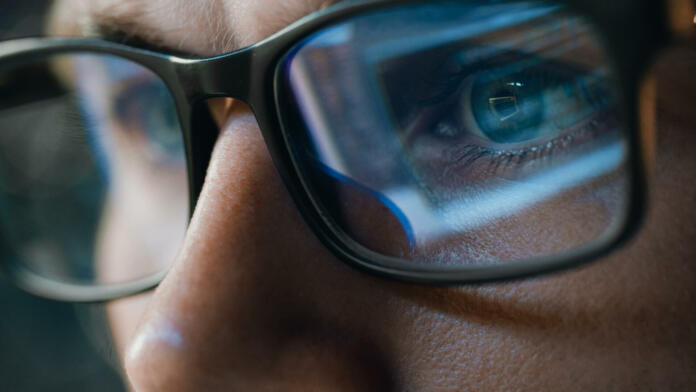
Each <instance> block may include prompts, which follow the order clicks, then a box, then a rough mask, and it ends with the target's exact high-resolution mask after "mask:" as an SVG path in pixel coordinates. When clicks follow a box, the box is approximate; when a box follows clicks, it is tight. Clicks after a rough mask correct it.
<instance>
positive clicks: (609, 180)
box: [0, 0, 690, 301]
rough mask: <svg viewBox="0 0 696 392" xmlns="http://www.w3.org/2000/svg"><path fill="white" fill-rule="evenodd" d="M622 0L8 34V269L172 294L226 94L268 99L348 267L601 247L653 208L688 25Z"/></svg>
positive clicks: (3, 58) (403, 269)
mask: <svg viewBox="0 0 696 392" xmlns="http://www.w3.org/2000/svg"><path fill="white" fill-rule="evenodd" d="M595 3H596V4H595ZM613 4H614V6H612V7H601V6H599V2H592V1H570V2H560V1H536V0H532V1H519V0H512V1H478V0H475V1H362V2H343V3H339V4H338V5H335V6H332V7H329V8H328V9H326V10H324V11H321V12H318V13H316V14H313V15H310V16H309V17H307V18H305V19H303V20H301V21H299V22H297V23H296V24H294V25H292V26H291V27H289V28H287V29H285V30H283V31H281V32H279V33H277V34H276V35H274V36H272V37H270V38H268V39H266V40H264V41H263V42H261V43H259V44H256V45H254V46H252V47H249V48H246V49H242V50H239V51H237V52H234V53H230V54H226V55H223V56H219V57H214V58H209V59H186V58H181V57H177V56H169V55H163V54H158V53H154V52H150V51H146V50H140V49H136V48H132V47H128V46H124V45H119V44H115V43H110V42H105V41H100V40H92V39H72V38H70V39H66V38H59V39H23V40H15V41H8V42H4V43H0V245H1V246H2V249H3V254H2V260H1V265H2V268H3V269H4V271H5V273H6V274H7V275H8V276H9V277H10V278H11V279H12V280H13V281H15V282H16V283H17V284H18V285H19V286H20V287H22V288H24V289H26V290H28V291H31V292H33V293H36V294H38V295H42V296H46V297H50V298H55V299H60V300H70V301H102V300H108V299H112V298H116V297H120V296H125V295H130V294H134V293H137V292H140V291H143V290H146V289H149V288H151V287H153V286H154V285H156V284H157V283H158V282H159V281H160V280H161V279H162V277H163V276H164V274H165V273H166V270H167V269H168V267H169V265H170V262H171V261H172V260H173V258H174V252H176V249H177V247H178V246H179V244H180V242H181V240H182V238H183V235H184V233H185V230H186V224H187V220H188V216H189V215H188V214H189V211H193V208H194V207H195V205H196V200H197V198H198V196H199V193H200V191H201V187H202V185H203V180H204V176H205V173H206V169H207V166H208V161H209V159H210V156H211V151H212V148H213V145H214V143H215V140H216V136H217V129H216V127H215V126H214V124H213V121H212V120H211V118H210V114H209V111H208V107H207V106H206V103H205V100H207V99H210V98H214V97H233V98H236V99H239V100H242V101H245V102H247V103H248V104H249V105H250V107H251V108H252V109H253V111H254V113H255V115H256V117H257V121H258V123H259V125H260V128H261V131H262V133H263V137H264V139H265V141H266V143H267V146H268V149H269V151H270V154H271V156H272V158H273V161H274V163H275V165H276V168H277V170H278V172H279V173H280V175H281V177H282V178H283V180H284V182H285V184H286V186H287V188H288V190H289V192H290V194H291V195H292V197H293V198H294V200H295V202H296V205H297V207H298V209H299V210H300V212H301V213H302V215H303V216H304V218H305V219H306V221H307V223H308V224H309V226H310V227H311V228H312V229H313V230H314V232H315V234H316V235H317V237H318V238H319V239H320V240H321V241H322V242H323V243H324V244H325V245H326V246H327V247H328V248H329V249H331V250H332V251H333V253H334V254H335V255H336V256H337V257H338V258H340V259H341V260H343V261H345V262H347V263H348V264H350V265H352V266H355V267H357V268H360V269H362V270H364V271H367V272H369V273H372V274H376V275H379V276H382V277H386V278H391V279H397V280H401V281H406V282H415V283H421V284H470V283H481V282H491V281H497V280H505V279H513V278H520V277H526V276H530V275H535V274H539V273H544V272H550V271H556V270H559V269H564V268H568V267H572V266H575V265H578V264H580V263H583V262H586V261H589V260H592V259H595V258H597V257H599V256H601V255H603V254H605V253H607V252H609V251H610V250H612V249H614V248H615V247H617V246H618V245H619V244H621V243H622V242H624V241H625V240H627V239H628V238H629V237H630V235H631V234H632V233H633V232H634V231H635V230H636V228H637V225H638V223H639V221H640V219H641V216H642V214H643V204H644V194H645V177H646V176H645V171H646V167H648V163H647V162H648V161H647V159H646V156H647V155H648V153H649V147H650V146H651V143H650V136H649V135H650V134H651V131H652V130H651V129H650V125H651V124H649V122H647V121H645V120H646V119H650V110H649V109H644V110H641V108H649V107H650V103H651V101H650V94H649V86H650V84H649V83H648V82H647V77H646V75H647V68H648V66H649V65H650V60H651V58H652V57H653V56H654V55H655V53H656V52H657V51H658V50H659V49H660V48H662V47H664V46H665V45H666V44H667V43H668V42H669V41H670V40H673V39H674V38H675V37H676V35H677V34H678V28H679V26H680V24H679V23H677V22H676V19H674V20H672V19H669V18H668V17H667V16H668V11H669V10H670V9H671V8H668V6H669V7H672V5H670V4H671V3H670V4H661V3H659V2H648V1H635V0H632V1H618V2H617V1H615V2H614V3H613ZM685 19H687V20H688V21H689V22H690V17H688V15H687V17H685Z"/></svg>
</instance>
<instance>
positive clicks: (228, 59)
mask: <svg viewBox="0 0 696 392" xmlns="http://www.w3.org/2000/svg"><path fill="white" fill-rule="evenodd" d="M445 1H451V0H445ZM463 1H467V0H463ZM486 1H490V0H478V1H476V0H474V1H471V2H486ZM502 1H505V2H514V1H519V0H502ZM502 1H500V0H498V1H495V3H498V4H499V3H501V2H502ZM560 1H563V0H559V1H554V3H558V2H560ZM688 1H689V0H671V1H651V0H612V1H611V2H607V1H606V0H565V1H564V2H565V3H567V4H568V5H569V7H571V8H572V9H573V10H575V11H576V12H579V13H581V14H583V15H584V16H585V17H586V18H588V21H589V22H591V23H593V24H594V25H595V26H596V27H597V29H598V30H599V32H600V33H601V34H603V35H604V37H605V45H606V46H607V48H608V51H609V53H611V55H612V56H613V61H614V64H613V65H614V67H615V69H616V71H617V74H618V76H619V84H620V87H621V89H622V93H621V94H622V96H621V97H622V98H623V102H624V103H625V105H624V107H623V112H624V113H625V116H626V118H625V123H626V124H627V126H628V128H629V130H630V132H629V145H630V153H629V155H630V157H629V165H630V173H631V198H630V205H629V208H628V211H629V213H628V218H627V222H626V224H625V227H623V228H622V229H621V230H619V233H618V235H615V236H612V237H608V238H601V239H600V240H598V242H596V243H594V244H592V245H590V246H587V247H585V248H582V249H578V250H576V251H574V252H571V253H568V254H564V255H562V256H554V257H545V258H540V259H534V260H527V261H524V262H519V263H514V264H510V265H491V266H461V267H437V269H432V267H429V268H425V267H417V266H413V265H412V264H409V265H406V264H405V263H404V262H403V261H400V260H398V259H394V258H390V257H385V256H382V255H379V254H376V253H373V252H370V251H369V250H367V249H365V248H364V247H362V246H360V245H358V244H357V243H355V242H354V241H353V240H351V239H350V238H349V237H348V236H347V235H346V234H345V233H344V232H343V231H342V230H341V229H340V228H339V227H337V226H336V225H335V224H332V223H331V221H330V220H329V219H328V217H327V216H326V214H324V213H323V212H322V210H321V208H320V207H319V204H318V203H317V202H316V200H315V195H313V194H312V193H311V192H310V190H309V189H308V187H307V183H306V181H305V179H304V178H303V175H302V173H300V172H299V170H297V165H296V162H294V161H293V158H292V155H291V153H290V151H291V149H292V148H293V142H292V140H293V139H292V137H290V135H292V133H293V129H294V125H293V124H292V123H291V122H288V121H286V119H288V118H289V117H290V116H289V114H288V113H287V110H288V107H289V105H287V102H288V96H287V95H286V92H285V91H284V89H283V87H282V83H281V82H280V81H281V78H282V74H281V73H280V68H279V64H280V63H281V61H282V59H283V58H284V55H285V54H286V53H287V52H288V51H289V50H290V49H291V48H292V47H293V46H294V45H295V44H297V43H298V42H299V41H301V40H302V39H303V38H305V37H306V36H308V35H310V34H312V33H313V32H315V31H317V30H319V29H322V28H324V27H326V26H328V25H331V24H333V23H337V22H340V21H342V20H344V19H346V18H348V17H351V16H353V15H357V14H361V13H364V12H368V11H372V10H375V9H380V8H387V7H398V6H402V5H405V4H413V3H423V2H428V3H433V1H425V0H366V1H343V2H340V3H338V4H336V5H334V6H331V7H328V8H327V9H325V10H323V11H319V12H316V13H314V14H311V15H309V16H307V17H305V18H304V19H301V20H300V21H298V22H296V23H294V24H293V25H291V26H289V27H287V28H285V29H284V30H282V31H280V32H278V33H276V34H275V35H273V36H271V37H269V38H267V39H265V40H263V41H262V42H259V43H257V44H255V45H253V46H251V47H247V48H244V49H241V50H238V51H235V52H233V53H229V54H225V55H222V56H217V57H213V58H207V59H186V58H181V57H176V56H169V55H163V54H158V53H154V52H149V51H145V50H140V49H135V48H132V47H128V46H124V45H120V44H115V43H111V42H106V41H102V40H96V39H81V38H30V39H21V40H14V41H7V42H2V43H0V68H2V67H5V66H8V65H12V64H21V63H24V62H27V61H32V60H36V59H37V58H40V57H43V56H46V55H51V54H60V53H71V52H93V53H104V54H111V55H116V56H120V57H123V58H126V59H129V60H132V61H134V62H137V63H139V64H141V65H143V66H145V67H146V68H149V69H150V70H152V71H153V72H155V73H156V74H157V75H159V76H160V77H161V78H162V79H163V80H164V82H165V83H166V85H167V86H168V87H169V89H170V90H171V93H172V96H173V97H174V101H175V103H176V106H177V108H178V111H179V117H180V121H181V124H182V131H183V134H184V135H183V136H184V142H185V143H186V153H187V162H188V175H189V183H190V186H189V189H190V195H189V197H190V207H191V211H193V209H194V208H195V205H196V202H197V199H198V196H199V194H200V191H201V188H202V186H203V181H204V178H205V173H206V170H207V167H208V162H209V160H210V155H211V152H212V149H213V146H214V143H215V140H216V138H217V132H218V130H217V129H216V127H215V126H214V124H213V122H212V120H211V119H210V115H209V114H208V110H207V106H206V105H205V103H204V102H205V100H207V99H209V98H215V97H232V98H235V99H238V100H241V101H244V102H246V103H248V104H249V106H250V107H251V109H252V110H253V112H254V114H255V115H256V119H257V121H258V124H259V126H260V129H261V132H262V134H263V137H264V139H265V141H266V144H267V147H268V150H269V152H270V154H271V157H272V159H273V162H274V164H275V166H276V168H277V170H278V172H279V173H280V175H281V177H282V179H283V181H284V183H285V185H286V186H287V188H288V190H289V192H290V194H291V196H292V197H293V199H294V200H295V203H296V205H297V207H298V209H299V210H300V212H301V213H302V215H303V216H304V218H305V220H306V221H307V223H308V224H309V226H310V227H311V228H312V229H313V231H314V233H315V234H316V235H317V237H318V238H319V239H320V240H321V241H322V243H324V244H325V245H326V246H327V247H328V248H329V249H331V250H332V251H333V253H334V254H335V255H336V256H337V257H339V258H340V259H342V260H343V261H345V262H346V263H348V264H349V265H351V266H354V267H357V268H359V269H361V270H364V271H367V272H369V273H372V274H376V275H379V276H382V277H386V278H391V279H396V280H400V281H405V282H413V283H420V284H435V285H441V284H471V283H483V282H492V281H500V280H508V279H516V278H522V277H527V276H532V275H536V274H541V273H546V272H551V271H557V270H561V269H565V268H570V267H573V266H577V265H579V264H581V263H585V262H587V261H590V260H593V259H595V258H597V257H599V256H601V255H603V254H606V253H607V252H609V251H611V250H613V249H615V248H616V247H617V246H619V245H620V244H622V243H624V242H625V241H626V240H628V239H629V238H630V237H631V235H632V234H633V233H635V231H636V230H637V229H638V227H639V224H640V222H641V220H642V218H643V215H644V210H645V204H646V200H645V197H646V187H647V184H646V182H647V178H648V176H647V173H648V171H649V168H650V165H651V164H650V162H649V158H648V157H649V156H651V155H652V153H651V151H650V150H651V149H652V148H653V147H654V146H653V143H652V140H651V135H652V133H653V132H654V130H653V129H651V127H652V124H650V123H648V122H646V121H644V120H649V119H650V118H651V116H650V115H649V113H645V111H643V112H641V110H640V109H641V108H642V107H649V106H645V105H646V100H650V99H651V98H652V97H651V96H650V94H648V93H646V91H648V90H649V86H650V84H649V83H650V81H649V79H650V78H649V72H648V71H649V69H650V66H651V64H652V61H653V59H654V58H655V56H656V55H657V53H658V52H659V51H660V50H661V49H663V48H665V47H666V46H667V45H669V44H672V43H675V42H676V41H678V40H679V39H682V38H683V37H681V35H682V34H681V33H680V32H681V31H682V30H683V29H682V30H680V26H679V24H680V23H681V21H678V20H676V18H674V17H673V16H674V15H673V13H672V12H671V10H672V9H673V8H675V7H677V6H678V5H683V4H686V3H687V2H688ZM677 3H678V4H677ZM685 18H689V21H690V19H691V18H692V16H691V15H685ZM647 104H648V105H650V104H651V102H647ZM2 241H3V239H2V238H0V246H1V245H2ZM0 269H2V270H3V271H4V273H5V274H6V275H7V276H9V277H10V279H11V280H12V281H14V282H15V283H16V284H17V285H18V286H20V287H21V288H23V289H25V290H27V291H29V292H32V293H34V294H37V295H40V296H44V297H48V298H53V299H58V300H67V301H79V302H91V301H105V300H109V299H113V298H117V297H122V296H126V295H131V294H135V293H138V292H141V291H144V290H148V289H150V288H152V287H154V286H155V285H157V283H158V282H159V281H160V280H161V279H162V278H163V276H164V275H165V273H166V272H163V273H160V274H157V275H156V276H151V277H148V278H146V279H143V280H140V281H137V282H132V283H128V284H121V285H112V286H106V287H92V286H77V285H70V284H64V283H57V282H53V281H49V280H46V279H45V278H42V277H39V276H37V275H35V274H33V273H31V272H29V271H27V270H24V269H22V268H21V267H18V266H15V265H12V264H9V263H7V262H2V261H0Z"/></svg>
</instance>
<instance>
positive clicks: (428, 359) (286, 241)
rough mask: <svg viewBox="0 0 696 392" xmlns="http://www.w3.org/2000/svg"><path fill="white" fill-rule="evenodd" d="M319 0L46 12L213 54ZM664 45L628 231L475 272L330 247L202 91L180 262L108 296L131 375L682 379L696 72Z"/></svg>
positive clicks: (429, 385) (180, 386) (606, 384)
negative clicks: (525, 276)
mask: <svg viewBox="0 0 696 392" xmlns="http://www.w3.org/2000/svg"><path fill="white" fill-rule="evenodd" d="M325 3H326V2H325V1H323V0H284V1H280V0H257V1H243V0H219V1H215V0H205V1H203V0H201V1H197V2H190V1H185V0H169V1H144V0H142V1H141V0H120V1H116V0H92V1H87V0H66V1H63V2H62V3H59V4H58V6H57V12H56V19H55V21H54V22H55V23H54V25H55V26H54V30H56V31H58V32H62V33H71V34H75V33H79V32H80V31H89V26H92V25H96V24H108V25H110V26H114V27H117V28H119V29H123V30H125V33H127V34H134V35H138V36H140V37H142V38H144V39H146V40H150V41H152V42H153V43H155V44H157V45H160V46H164V47H171V48H173V49H177V50H179V51H185V52H190V53H192V54H197V55H214V54H220V53H225V52H230V51H232V50H234V49H238V48H240V47H243V46H247V45H250V44H253V43H255V42H258V41H259V40H261V39H263V38H265V37H267V36H268V35H270V34H272V33H274V32H276V31H278V30H279V29H281V28H283V27H284V26H286V25H288V24H289V23H291V22H292V21H294V20H297V19H298V18H300V17H302V16H304V15H306V14H308V13H311V12H312V11H315V10H318V9H320V8H322V7H323V6H325V5H326V4H325ZM673 57H674V58H676V59H677V60H678V61H671V62H670V64H669V65H663V66H661V67H659V68H658V70H657V71H658V80H659V82H660V84H659V86H660V87H659V88H658V104H659V105H660V109H662V110H661V111H660V116H659V126H658V140H659V142H658V145H657V166H656V170H655V173H656V174H655V178H654V181H653V182H652V184H651V194H650V202H651V204H650V205H651V209H650V211H649V212H648V214H647V220H646V222H645V224H644V226H643V228H642V230H641V231H640V233H639V235H638V236H637V237H636V238H634V239H633V240H632V241H631V243H630V244H629V245H628V246H626V247H624V248H623V249H621V250H619V251H617V252H614V253H613V254H612V255H611V256H609V257H606V258H605V259H603V260H602V261H600V262H597V263H594V264H591V265H589V266H587V267H584V268H582V269H578V270H574V271H570V272H566V273H562V274H556V275H552V276H546V277H541V278H537V279H532V280H526V281H520V282H515V283H505V284H495V285H487V286H480V287H465V288H434V287H423V286H417V285H406V284H398V283H392V282H388V281H385V280H382V279H379V278H374V277H371V276H368V275H366V274H362V273H360V272H357V271H355V270H353V269H351V268H349V267H347V266H346V265H344V264H343V263H341V262H339V261H338V260H336V259H335V258H334V257H333V256H332V255H331V254H330V253H329V252H328V250H326V249H325V248H324V247H323V246H322V245H321V244H320V243H319V242H318V240H317V239H316V238H315V237H314V236H313V234H312V232H311V231H310V230H309V228H308V227H307V225H306V224H305V223H304V221H303V220H302V219H301V217H300V214H299V213H298V211H297V210H296V208H295V206H294V204H293V203H292V201H291V200H290V197H289V195H288V193H287V191H286V189H285V188H284V186H283V184H282V183H281V181H280V179H279V176H278V174H277V172H276V170H275V168H274V166H273V164H272V162H271V159H270V156H269V153H268V151H267V150H266V147H265V144H264V142H263V139H262V137H261V134H260V131H259V129H258V125H257V123H256V120H255V118H254V116H253V114H252V113H251V112H250V110H249V109H248V107H246V106H245V105H244V104H242V103H240V102H236V101H234V100H229V99H228V100H215V101H213V102H211V104H210V106H211V111H212V113H213V115H214V117H215V120H216V121H217V123H218V125H219V126H220V135H219V138H218V140H217V144H216V147H215V150H214V152H213V155H212V159H211V162H210V168H209V171H208V174H207V178H206V183H205V186H204V188H203V191H202V194H201V197H200V200H199V202H198V205H197V208H196V211H195V213H194V216H193V219H192V221H191V223H190V226H189V228H188V231H187V233H186V236H185V239H184V241H183V244H182V245H181V247H180V250H179V253H178V256H177V258H176V262H175V264H174V266H173V268H172V270H171V271H170V272H169V274H168V275H167V277H166V279H165V280H164V281H163V282H162V284H161V285H160V286H159V287H158V288H157V290H156V291H155V292H154V293H153V294H147V295H145V296H141V297H137V298H132V299H124V300H120V301H116V302H114V303H112V304H111V305H110V308H109V314H110V319H111V322H112V327H113V331H114V335H115V339H116V342H117V344H118V346H119V350H120V352H121V353H122V355H123V358H124V363H125V369H126V372H127V375H128V378H129V380H130V382H131V383H132V385H133V387H134V389H136V390H143V391H149V390H168V391H169V390H229V389H231V390H266V389H271V390H274V389H278V390H413V391H418V390H508V389H523V390H629V389H630V390H635V389H646V390H666V389H687V386H688V385H692V384H693V383H694V382H695V381H696V372H694V367H695V366H696V312H693V303H694V301H695V300H696V293H695V291H696V286H695V285H694V282H695V281H696V279H695V278H696V267H695V264H694V263H693V260H694V256H695V254H696V247H695V246H694V245H693V244H692V243H691V241H693V239H694V238H696V237H695V235H696V225H694V223H693V221H694V219H696V212H694V210H693V208H692V207H693V205H694V201H696V187H694V186H693V181H694V179H696V160H694V159H693V154H692V152H691V151H690V149H691V148H693V147H694V146H696V134H694V133H693V132H691V131H690V129H689V128H688V125H689V124H691V123H692V122H693V120H694V119H695V118H694V117H693V116H694V114H693V110H689V106H690V105H691V104H690V103H691V102H693V98H694V97H691V96H687V94H690V93H689V92H690V91H694V89H692V88H686V87H685V86H693V87H696V80H694V78H689V77H688V76H689V75H690V74H692V73H693V69H694V66H696V57H694V56H693V55H686V54H681V55H673ZM677 86H678V87H677ZM682 92H684V93H682ZM692 95H693V94H692ZM690 98H691V99H690ZM194 132H195V130H194ZM112 232H113V233H114V234H113V235H114V236H117V235H119V234H118V232H119V227H118V225H117V224H115V226H114V228H113V229H112Z"/></svg>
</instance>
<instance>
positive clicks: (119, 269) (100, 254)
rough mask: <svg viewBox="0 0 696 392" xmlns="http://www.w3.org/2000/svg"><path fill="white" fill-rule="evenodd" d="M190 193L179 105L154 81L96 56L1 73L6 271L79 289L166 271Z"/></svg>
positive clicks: (1, 230)
mask: <svg viewBox="0 0 696 392" xmlns="http://www.w3.org/2000/svg"><path fill="white" fill-rule="evenodd" d="M187 189H188V187H187V180H186V166H185V156H184V147H183V140H182V134H181V129H180V127H179V122H178V119H177V114H176V108H175V105H174V101H173V98H172V96H171V94H170V93H169V90H168V89H167V87H166V86H165V85H164V83H163V81H162V80H161V79H160V78H159V77H158V76H157V75H155V74H154V73H153V72H152V71H149V70H148V69H146V68H144V67H142V66H140V65H138V64H135V63H133V62H131V61H128V60H125V59H121V58H118V57H115V56H110V55H102V54H87V53H71V54H61V55H53V56H50V57H46V58H43V59H40V60H35V61H31V62H27V63H24V64H20V65H14V66H12V67H5V68H0V235H1V236H2V242H3V243H4V244H6V248H7V249H3V251H4V252H3V254H2V257H3V260H4V261H5V262H11V263H13V264H14V265H18V266H21V267H22V268H24V269H27V270H29V271H31V272H33V273H35V274H38V275H39V276H41V277H44V278H48V279H51V280H56V281H60V282H65V283H72V284H82V285H90V284H111V283H125V282H129V281H134V280H137V279H140V278H144V277H148V276H151V275H153V274H156V273H158V272H161V271H163V270H165V269H166V268H167V267H168V266H169V264H170V262H171V261H172V260H173V257H174V253H175V252H176V250H177V248H178V246H179V242H180V240H181V238H182V237H183V233H184V230H185V227H186V222H187V213H188V192H187Z"/></svg>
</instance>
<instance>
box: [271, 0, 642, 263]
mask: <svg viewBox="0 0 696 392" xmlns="http://www.w3.org/2000/svg"><path fill="white" fill-rule="evenodd" d="M282 67H283V68H282V73H283V75H284V80H283V82H284V83H285V85H286V87H287V89H288V90H289V91H290V92H291V95H292V100H293V102H294V105H295V109H294V115H295V116H296V120H297V121H298V122H299V124H300V128H302V129H304V133H301V132H300V134H299V135H296V132H295V133H293V134H292V135H291V136H292V137H293V138H294V139H293V142H294V143H295V144H296V145H301V146H302V147H300V148H295V149H294V152H293V153H294V154H295V160H296V162H298V163H297V164H298V165H299V166H300V167H301V170H302V171H303V172H305V173H309V174H306V176H305V180H306V182H307V183H308V184H309V188H311V191H313V192H314V193H315V199H316V200H318V202H319V204H320V207H321V208H323V209H324V210H325V212H326V215H328V216H329V217H330V219H332V220H333V223H334V224H335V225H338V226H340V227H341V229H342V230H343V231H344V233H347V234H348V235H349V236H350V237H351V238H352V239H353V240H354V241H355V242H356V243H358V244H360V245H361V246H362V247H364V248H366V249H368V250H369V251H372V252H377V253H380V254H382V255H386V256H392V257H396V258H400V259H402V260H406V261H408V262H410V263H413V264H418V265H442V266H457V265H471V264H474V265H476V264H486V265H488V264H500V263H512V262H519V261H523V260H529V259H534V258H539V257H545V256H553V255H558V254H563V253H564V252H570V251H573V250H576V249H578V248H581V247H584V246H589V245H591V244H592V243H594V242H595V241H597V240H598V239H600V238H602V237H603V236H607V235H612V234H615V232H616V231H617V230H618V228H619V227H620V226H621V225H622V224H623V223H624V221H625V219H626V208H627V205H628V197H629V185H628V184H629V182H628V181H629V178H628V177H629V174H628V173H629V172H628V169H627V167H628V165H627V159H628V150H627V149H628V147H627V140H626V134H625V132H626V130H625V129H624V125H623V118H622V117H621V113H620V99H619V97H618V92H617V88H616V82H615V75H614V74H613V70H612V67H611V66H610V63H609V59H608V56H607V53H606V50H605V48H604V46H603V43H602V40H601V35H600V34H599V33H598V32H597V31H596V29H595V28H594V27H593V25H591V24H589V23H588V22H586V20H585V19H584V18H583V17H582V16H580V15H577V14H574V13H573V12H571V11H568V10H567V9H566V8H565V7H564V6H562V5H559V4H553V3H550V2H452V1H445V2H423V4H417V5H410V6H401V7H396V8H391V9H386V10H379V11H373V12H371V13H368V14H364V15H361V16H357V17H354V18H352V19H350V20H346V21H344V22H342V23H340V24H337V25H334V26H331V27H329V28H326V29H324V30H321V31H319V32H317V33H315V34H314V35H312V36H310V37H308V38H306V39H305V40H304V41H302V42H301V43H299V44H298V45H297V46H296V47H295V48H294V49H293V50H292V51H290V52H289V53H288V54H287V56H286V58H285V60H284V62H283V64H282ZM281 110H282V109H281Z"/></svg>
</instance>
